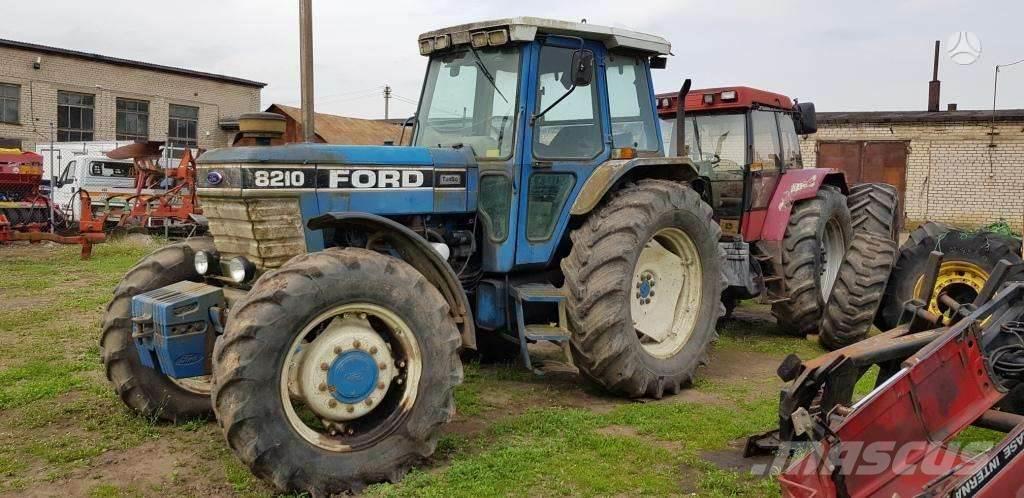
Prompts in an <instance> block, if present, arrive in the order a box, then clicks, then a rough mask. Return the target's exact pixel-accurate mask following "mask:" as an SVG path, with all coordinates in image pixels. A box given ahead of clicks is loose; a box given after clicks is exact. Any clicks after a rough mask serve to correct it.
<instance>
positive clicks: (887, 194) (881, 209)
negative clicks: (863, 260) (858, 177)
mask: <svg viewBox="0 0 1024 498" xmlns="http://www.w3.org/2000/svg"><path fill="white" fill-rule="evenodd" d="M846 205H847V206H849V207H850V219H851V220H852V225H853V229H854V231H862V232H869V233H873V234H875V235H881V236H883V237H888V238H890V239H892V240H896V236H897V234H899V229H900V223H899V222H900V220H899V216H900V194H899V192H898V191H897V190H896V187H894V186H892V185H889V184H888V183H862V184H860V185H855V186H853V187H851V188H850V195H848V196H847V197H846Z"/></svg>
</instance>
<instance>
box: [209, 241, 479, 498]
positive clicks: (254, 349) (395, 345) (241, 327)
mask: <svg viewBox="0 0 1024 498" xmlns="http://www.w3.org/2000/svg"><path fill="white" fill-rule="evenodd" d="M460 344H461V338H460V335H459V332H458V329H457V328H456V326H455V322H454V321H453V319H452V318H451V316H450V315H449V313H448V305H447V303H446V302H445V300H444V298H443V297H442V296H441V293H440V292H439V291H438V290H437V289H436V288H434V287H433V286H432V285H431V284H430V283H429V282H428V281H427V280H426V279H425V278H424V277H423V276H422V275H421V274H420V273H419V272H417V271H416V270H415V269H414V268H413V267H411V266H409V265H408V264H407V263H405V262H404V261H402V260H399V259H397V258H393V257H391V256H387V255H383V254H379V253H376V252H372V251H367V250H364V249H355V248H346V249H328V250H326V251H321V252H317V253H311V254H306V255H301V256H297V257H296V258H294V259H292V260H291V261H289V262H288V263H287V264H285V265H284V266H283V267H282V268H280V269H279V270H277V271H273V272H270V273H268V274H266V275H264V276H262V277H261V278H260V279H259V280H258V281H257V282H256V284H255V285H254V286H253V288H252V290H251V291H250V292H249V294H248V295H246V297H245V298H244V299H243V300H241V301H240V302H239V303H237V304H236V305H235V307H234V309H232V311H231V316H230V319H229V320H228V323H227V326H226V329H225V331H224V336H223V337H222V338H221V339H220V340H219V341H218V342H217V346H216V347H215V350H214V363H213V370H214V390H213V400H214V409H215V411H216V413H217V417H218V422H219V423H220V424H221V427H222V429H223V431H224V435H225V437H226V438H227V441H228V445H229V446H230V447H231V449H232V450H234V452H235V454H236V455H237V456H238V458H239V459H241V460H242V462H243V463H245V464H246V465H247V466H248V467H249V468H250V469H251V470H252V472H253V474H255V475H256V476H258V477H260V478H262V479H265V480H267V481H269V482H271V483H273V485H274V486H276V487H277V488H278V489H279V490H281V491H287V492H308V493H310V494H311V495H313V496H327V495H330V494H335V493H341V492H345V491H359V490H361V489H363V488H364V487H366V486H367V485H368V484H371V483H375V482H382V481H391V482H395V481H398V480H399V479H401V477H402V476H403V475H404V474H405V472H406V471H407V470H408V469H409V467H410V466H411V465H412V464H413V463H414V462H416V461H417V460H419V459H421V458H424V457H427V456H429V455H431V454H432V453H433V452H434V449H435V447H436V445H437V438H438V436H439V435H440V428H441V426H442V425H444V424H445V423H447V422H448V421H449V420H451V418H452V417H453V416H454V414H455V404H454V398H453V389H454V388H455V386H456V385H458V384H459V383H461V382H462V363H461V362H460V361H459V357H458V349H459V346H460Z"/></svg>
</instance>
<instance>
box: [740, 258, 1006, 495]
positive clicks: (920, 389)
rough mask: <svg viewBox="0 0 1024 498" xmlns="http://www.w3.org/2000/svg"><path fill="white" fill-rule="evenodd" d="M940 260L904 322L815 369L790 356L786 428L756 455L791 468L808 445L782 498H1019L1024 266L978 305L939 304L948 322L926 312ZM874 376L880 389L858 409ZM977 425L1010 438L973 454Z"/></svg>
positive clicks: (751, 450)
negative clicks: (971, 431)
mask: <svg viewBox="0 0 1024 498" xmlns="http://www.w3.org/2000/svg"><path fill="white" fill-rule="evenodd" d="M942 259H943V256H942V254H941V253H938V252H933V253H932V254H931V256H930V258H929V265H930V268H931V269H930V271H929V273H928V274H927V275H925V284H926V285H925V286H923V289H925V290H924V291H923V293H922V295H919V296H917V298H916V299H914V300H911V301H910V302H908V303H906V305H905V306H904V320H903V321H904V322H907V323H905V324H903V325H900V326H898V327H897V328H895V329H893V330H891V331H889V332H885V333H883V334H880V335H877V336H874V337H871V338H869V339H867V340H864V341H862V342H859V343H857V344H854V345H851V346H848V347H846V348H843V349H839V350H837V351H833V352H832V353H829V354H826V355H824V356H822V357H819V358H816V359H814V360H810V361H807V362H801V361H800V360H799V359H797V358H796V357H795V356H790V358H787V361H786V362H784V363H783V365H782V366H781V367H780V368H779V375H780V377H782V378H783V379H784V380H786V381H788V382H789V384H788V385H787V386H786V387H785V388H784V389H783V390H782V395H781V403H780V408H779V422H780V430H779V431H778V432H773V433H767V434H763V435H759V436H754V437H752V438H751V439H750V440H749V441H748V445H747V454H748V456H750V455H752V454H756V453H758V452H760V451H761V450H765V449H772V450H777V451H778V452H779V454H780V456H781V457H782V458H783V459H787V458H788V457H794V455H797V452H796V451H794V450H795V449H796V448H797V447H798V446H799V442H801V441H803V442H805V443H806V447H809V448H810V451H808V452H806V453H805V454H803V455H802V456H799V457H795V461H794V462H791V464H790V465H788V467H786V468H785V469H783V471H782V474H781V475H780V477H779V479H780V481H781V483H782V488H783V493H784V495H785V496H791V497H801V498H803V497H807V498H809V497H815V498H818V497H823V498H830V497H862V496H863V497H868V496H886V497H889V496H907V497H909V496H928V497H933V496H935V497H937V496H953V497H957V498H961V497H962V498H967V497H975V496H977V497H1011V496H1020V491H1021V490H1022V489H1024V478H1022V477H1021V475H1022V474H1021V473H1022V472H1024V455H1022V451H1024V417H1022V416H1020V415H1019V414H1018V413H1019V412H1020V408H1021V407H1020V406H1019V405H1020V403H1019V402H1020V390H1019V389H1018V388H1019V387H1020V385H1021V381H1022V380H1024V282H1016V281H1014V282H1009V283H1006V282H1007V281H1009V280H1016V279H1017V278H1018V277H1019V271H1020V270H1021V268H1020V265H1011V264H1010V263H1008V262H1007V261H1001V262H1000V263H999V264H997V266H996V269H995V271H994V272H993V274H992V277H991V278H990V279H989V280H988V281H987V282H986V283H985V286H984V288H983V289H982V290H981V292H980V293H979V294H978V296H977V298H976V299H975V300H974V302H972V303H966V304H962V303H958V302H957V301H956V300H955V299H954V298H953V297H951V296H949V295H946V294H943V295H940V296H938V299H939V300H940V301H942V302H943V304H944V305H945V306H946V307H948V309H949V313H948V314H947V315H946V316H942V315H937V314H935V313H933V312H931V311H929V304H928V303H929V302H930V301H931V299H932V295H931V293H932V290H931V289H932V288H933V286H934V283H935V281H936V280H937V278H938V275H939V273H940V271H939V268H940V267H941V264H942ZM1014 275H1016V276H1014ZM908 320H909V321H908ZM944 322H945V324H944ZM872 366H877V367H878V368H879V370H878V377H877V380H876V387H875V389H874V390H872V391H871V392H870V393H869V394H867V395H866V396H865V397H864V398H863V399H861V400H859V401H857V402H856V403H854V402H853V393H854V389H855V384H856V383H857V381H858V379H860V378H861V377H862V376H863V375H864V374H865V373H866V372H867V371H868V370H869V368H870V367H872ZM971 425H974V426H977V427H982V428H986V429H990V430H995V431H999V432H1002V433H1004V436H1003V437H1002V439H1001V440H1000V441H998V442H997V443H996V444H995V445H994V446H992V447H991V448H989V449H987V450H984V451H981V452H978V453H975V452H971V451H965V450H964V449H963V448H961V447H959V446H958V444H957V439H956V438H957V436H958V435H960V434H961V433H962V432H963V431H964V430H965V429H966V428H967V427H968V426H971Z"/></svg>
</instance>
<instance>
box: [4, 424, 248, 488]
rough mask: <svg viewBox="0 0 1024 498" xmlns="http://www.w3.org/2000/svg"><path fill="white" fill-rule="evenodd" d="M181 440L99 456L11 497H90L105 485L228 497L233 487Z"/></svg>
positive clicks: (165, 440)
mask: <svg viewBox="0 0 1024 498" xmlns="http://www.w3.org/2000/svg"><path fill="white" fill-rule="evenodd" d="M184 446H185V445H183V444H181V441H179V440H177V439H175V438H171V437H161V438H159V439H155V440H153V441H148V442H146V443H143V444H142V445H139V446H136V447H134V448H129V449H126V450H110V451H107V452H105V453H103V454H102V455H99V456H97V457H96V458H94V459H93V460H92V462H90V464H89V467H88V468H84V469H80V470H77V471H74V472H73V473H72V474H71V475H70V476H68V477H67V478H64V479H60V480H56V481H53V482H40V483H36V484H33V485H30V487H28V488H26V489H23V490H20V491H18V492H16V493H13V494H10V495H0V498H7V497H8V496H11V497H13V496H30V497H67V496H87V495H89V492H90V490H92V489H93V488H95V487H97V486H100V485H105V486H114V487H117V488H119V489H123V490H130V491H134V492H140V493H142V494H144V495H147V496H149V495H166V496H172V495H173V496H227V495H231V494H233V493H232V489H231V487H230V485H228V484H226V483H223V481H220V480H216V479H210V478H209V475H208V474H209V470H210V469H209V465H210V464H211V462H206V461H199V460H197V459H196V454H195V452H194V451H190V450H189V449H188V448H185V447H184Z"/></svg>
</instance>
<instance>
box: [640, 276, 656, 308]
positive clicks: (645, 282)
mask: <svg viewBox="0 0 1024 498" xmlns="http://www.w3.org/2000/svg"><path fill="white" fill-rule="evenodd" d="M656 280H657V279H656V278H655V276H654V273H653V272H650V271H645V272H642V273H641V274H640V279H639V280H638V281H637V283H636V299H637V302H638V303H640V305H641V306H643V305H645V304H650V303H651V298H652V297H654V286H655V285H656Z"/></svg>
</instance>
